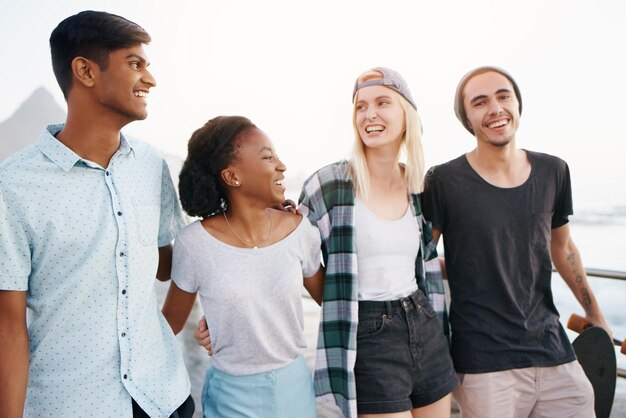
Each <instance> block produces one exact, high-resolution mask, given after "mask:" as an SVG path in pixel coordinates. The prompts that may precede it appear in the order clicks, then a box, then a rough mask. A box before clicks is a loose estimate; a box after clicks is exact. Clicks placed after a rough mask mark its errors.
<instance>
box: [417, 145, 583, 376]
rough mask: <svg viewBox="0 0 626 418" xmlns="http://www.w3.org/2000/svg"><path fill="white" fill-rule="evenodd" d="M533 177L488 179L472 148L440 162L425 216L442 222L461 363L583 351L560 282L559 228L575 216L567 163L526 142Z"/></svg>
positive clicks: (513, 363)
mask: <svg viewBox="0 0 626 418" xmlns="http://www.w3.org/2000/svg"><path fill="white" fill-rule="evenodd" d="M526 154H527V155H528V159H529V161H530V164H531V172H530V176H529V178H528V179H527V180H526V182H525V183H523V184H522V185H520V186H518V187H513V188H500V187H496V186H493V185H491V184H489V183H488V182H486V181H485V180H484V179H483V178H482V177H480V176H479V175H478V173H476V172H475V171H474V169H472V167H471V166H470V165H469V163H468V161H467V158H466V157H465V155H463V156H461V157H459V158H457V159H455V160H452V161H450V162H448V163H446V164H442V165H439V166H436V167H433V168H431V169H430V170H429V172H428V173H427V175H426V184H425V191H424V193H423V195H422V199H423V210H424V216H425V217H426V218H427V219H428V220H430V221H431V222H432V223H433V228H437V229H439V230H440V231H441V233H442V236H443V239H444V242H443V244H444V251H445V258H446V269H447V273H448V280H449V284H450V292H451V297H452V301H451V304H450V323H451V326H452V357H453V359H454V364H455V368H456V370H457V372H459V373H483V372H492V371H499V370H508V369H514V368H521V367H531V366H552V365H557V364H562V363H565V362H568V361H572V360H574V359H575V355H574V352H573V350H572V347H571V344H570V343H569V340H568V338H567V335H566V334H565V330H564V329H563V327H562V326H561V324H560V323H559V316H558V315H559V314H558V312H557V310H556V307H555V306H554V302H553V299H552V291H551V287H550V282H551V276H552V262H551V259H550V239H551V230H552V229H553V228H558V227H560V226H562V225H564V224H566V223H567V222H568V216H569V215H571V214H572V194H571V184H570V176H569V169H568V167H567V164H566V163H565V162H564V161H563V160H561V159H559V158H557V157H553V156H550V155H547V154H541V153H536V152H530V151H526Z"/></svg>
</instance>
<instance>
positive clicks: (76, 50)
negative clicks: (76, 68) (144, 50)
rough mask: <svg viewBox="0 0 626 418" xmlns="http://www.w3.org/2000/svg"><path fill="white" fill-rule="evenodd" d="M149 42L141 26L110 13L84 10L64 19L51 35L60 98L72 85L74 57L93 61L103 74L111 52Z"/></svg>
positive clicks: (51, 50)
mask: <svg viewBox="0 0 626 418" xmlns="http://www.w3.org/2000/svg"><path fill="white" fill-rule="evenodd" d="M150 41H151V38H150V35H149V34H148V32H146V31H145V30H144V29H143V28H142V27H141V26H139V25H138V24H136V23H134V22H131V21H130V20H128V19H125V18H123V17H121V16H117V15H114V14H111V13H107V12H97V11H93V10H85V11H83V12H80V13H78V14H76V15H73V16H70V17H68V18H66V19H65V20H63V21H62V22H61V23H59V25H58V26H57V27H56V28H55V29H54V30H53V31H52V34H51V35H50V53H51V56H52V70H53V71H54V75H55V77H56V79H57V82H58V83H59V86H60V87H61V91H62V92H63V95H64V96H65V98H66V99H67V95H68V92H69V89H70V87H71V85H72V68H71V64H72V60H73V59H74V58H76V57H85V58H87V59H89V60H92V61H94V62H96V63H97V64H98V66H99V67H100V69H102V70H103V71H104V70H106V69H107V66H108V65H109V54H110V53H111V52H112V51H115V50H117V49H122V48H129V47H131V46H134V45H139V44H148V43H150Z"/></svg>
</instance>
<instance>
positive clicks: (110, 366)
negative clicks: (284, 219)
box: [0, 11, 194, 418]
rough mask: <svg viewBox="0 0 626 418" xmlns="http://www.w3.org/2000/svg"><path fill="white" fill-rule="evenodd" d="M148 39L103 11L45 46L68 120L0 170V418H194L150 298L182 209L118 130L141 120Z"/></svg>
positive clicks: (73, 21)
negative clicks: (191, 417)
mask: <svg viewBox="0 0 626 418" xmlns="http://www.w3.org/2000/svg"><path fill="white" fill-rule="evenodd" d="M148 42H150V36H149V35H148V33H147V32H146V31H145V30H144V29H143V28H141V27H140V26H138V25H137V24H135V23H133V22H130V21H128V20H126V19H124V18H123V17H120V16H116V15H112V14H109V13H104V12H94V11H84V12H81V13H78V14H77V15H74V16H71V17H69V18H67V19H65V20H64V21H62V22H61V23H60V24H59V25H58V26H57V28H56V29H54V31H53V32H52V34H51V36H50V49H51V55H52V66H53V69H54V73H55V76H56V78H57V81H58V83H59V85H60V87H61V90H62V91H63V94H64V96H65V98H66V100H67V108H68V113H67V120H66V122H65V124H62V125H52V126H48V127H46V128H45V129H44V130H43V132H42V133H41V135H40V137H39V140H38V142H37V143H36V144H35V145H33V146H31V147H29V148H26V149H24V150H23V151H20V152H18V153H17V154H14V155H13V156H12V157H10V158H9V159H7V160H6V161H5V162H4V163H3V164H2V165H1V166H0V341H2V344H1V345H0V416H2V417H4V418H11V417H22V416H23V415H24V416H26V417H86V416H90V417H147V416H150V417H169V416H172V417H190V416H191V414H192V413H193V409H194V406H193V401H192V400H191V398H190V397H189V378H188V376H187V372H186V370H185V366H184V363H183V359H182V356H181V353H180V351H179V349H178V346H177V344H176V341H175V339H174V336H173V334H172V332H171V330H170V327H169V326H168V324H167V323H166V322H165V320H164V318H163V316H162V315H161V313H160V312H159V309H158V307H157V302H156V298H155V294H154V280H155V277H157V278H159V279H160V280H167V279H169V275H170V270H171V247H170V242H171V240H172V238H173V236H174V234H175V233H176V232H177V231H178V229H180V228H181V227H182V226H183V220H182V215H181V211H180V207H179V205H178V200H177V198H176V194H175V192H174V187H173V184H172V180H171V178H170V176H169V171H168V168H167V165H166V163H165V160H164V159H163V158H162V157H161V156H160V155H159V154H158V153H157V152H156V151H155V150H154V149H152V148H151V147H149V146H147V145H146V144H143V143H140V142H137V141H134V140H131V139H129V138H125V137H124V135H122V134H121V129H122V127H124V126H125V125H127V124H128V123H130V122H132V121H135V120H142V119H145V118H146V116H147V101H146V99H147V97H148V93H149V91H150V89H151V88H152V87H155V85H156V82H155V79H154V78H153V77H152V75H151V74H150V72H149V71H148V65H149V60H148V57H147V55H146V52H145V51H144V48H143V46H144V45H145V44H147V43H148ZM27 308H29V321H28V322H29V323H28V325H27V318H26V311H27Z"/></svg>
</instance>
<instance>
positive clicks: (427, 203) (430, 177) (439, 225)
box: [421, 167, 446, 232]
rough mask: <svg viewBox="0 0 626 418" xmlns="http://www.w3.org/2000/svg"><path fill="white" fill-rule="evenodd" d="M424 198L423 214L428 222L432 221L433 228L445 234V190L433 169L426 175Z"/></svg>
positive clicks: (422, 196)
mask: <svg viewBox="0 0 626 418" xmlns="http://www.w3.org/2000/svg"><path fill="white" fill-rule="evenodd" d="M421 198H422V212H423V213H424V217H425V218H426V220H428V221H430V222H431V224H432V227H433V228H436V229H438V230H439V231H441V232H443V230H444V225H445V224H446V221H445V210H444V208H445V204H444V198H443V189H442V187H441V183H440V180H439V179H438V177H437V174H436V172H435V167H432V168H431V169H430V170H428V172H427V173H426V178H425V180H424V192H423V193H422V195H421Z"/></svg>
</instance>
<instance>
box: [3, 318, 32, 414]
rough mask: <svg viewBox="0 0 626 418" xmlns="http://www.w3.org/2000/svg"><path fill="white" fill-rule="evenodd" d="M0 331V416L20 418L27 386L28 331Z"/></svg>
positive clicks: (4, 329) (22, 328) (24, 328)
mask: <svg viewBox="0 0 626 418" xmlns="http://www.w3.org/2000/svg"><path fill="white" fill-rule="evenodd" d="M2 328H3V329H2V331H0V341H2V344H0V416H1V417H3V418H13V417H15V418H21V417H22V416H23V414H24V400H25V399H26V386H27V384H28V331H27V330H26V326H25V325H24V326H23V327H19V329H6V328H4V327H2Z"/></svg>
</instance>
